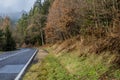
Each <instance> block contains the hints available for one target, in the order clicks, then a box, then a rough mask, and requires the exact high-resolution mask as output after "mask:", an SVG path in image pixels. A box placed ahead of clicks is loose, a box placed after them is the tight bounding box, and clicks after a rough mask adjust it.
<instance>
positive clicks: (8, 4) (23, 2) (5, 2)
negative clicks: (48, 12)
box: [0, 0, 36, 13]
mask: <svg viewBox="0 0 120 80" xmlns="http://www.w3.org/2000/svg"><path fill="white" fill-rule="evenodd" d="M35 1H36V0H0V13H11V12H20V11H22V10H24V11H27V12H28V11H29V10H30V9H31V8H32V6H33V4H34V2H35Z"/></svg>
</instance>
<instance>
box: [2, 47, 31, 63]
mask: <svg viewBox="0 0 120 80" xmlns="http://www.w3.org/2000/svg"><path fill="white" fill-rule="evenodd" d="M29 50H30V49H26V50H24V51H20V52H18V53H15V54H12V55H9V56H6V57H3V58H0V61H2V60H5V59H7V58H10V57H13V56H16V55H18V54H20V53H23V52H27V51H29Z"/></svg>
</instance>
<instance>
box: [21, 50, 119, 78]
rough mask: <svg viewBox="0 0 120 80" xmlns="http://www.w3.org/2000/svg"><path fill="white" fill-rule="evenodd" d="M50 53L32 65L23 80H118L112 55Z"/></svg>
mask: <svg viewBox="0 0 120 80" xmlns="http://www.w3.org/2000/svg"><path fill="white" fill-rule="evenodd" d="M48 50H49V51H50V52H51V53H50V54H48V55H47V56H46V57H45V59H44V60H43V61H42V62H41V63H40V62H37V63H36V64H34V65H32V66H31V67H30V69H29V70H28V72H27V73H26V74H25V76H24V78H23V80H120V68H119V67H118V66H117V65H116V64H111V59H113V58H114V55H109V53H107V54H101V55H97V54H91V55H88V56H84V55H83V56H81V57H79V56H77V55H75V52H76V51H74V52H69V53H68V52H62V53H60V54H59V55H58V54H53V53H52V49H50V48H49V49H48Z"/></svg>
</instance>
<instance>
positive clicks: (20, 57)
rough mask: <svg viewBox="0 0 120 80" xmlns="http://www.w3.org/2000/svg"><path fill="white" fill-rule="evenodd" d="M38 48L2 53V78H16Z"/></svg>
mask: <svg viewBox="0 0 120 80" xmlns="http://www.w3.org/2000/svg"><path fill="white" fill-rule="evenodd" d="M35 51H36V49H28V48H26V49H20V50H17V51H11V52H6V53H3V54H1V55H0V80H14V79H15V78H16V76H17V75H18V74H19V73H20V71H21V70H22V69H23V68H24V66H25V65H26V64H27V62H28V61H29V60H30V58H31V57H32V56H33V54H34V53H35Z"/></svg>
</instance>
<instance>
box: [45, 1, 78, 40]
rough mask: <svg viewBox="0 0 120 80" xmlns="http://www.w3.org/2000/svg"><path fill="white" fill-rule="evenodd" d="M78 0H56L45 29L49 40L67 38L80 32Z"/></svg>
mask: <svg viewBox="0 0 120 80" xmlns="http://www.w3.org/2000/svg"><path fill="white" fill-rule="evenodd" d="M77 9H78V3H77V0H55V1H54V3H53V5H52V7H51V9H50V11H49V15H48V20H47V27H46V29H45V32H46V39H47V42H56V40H66V39H68V38H70V37H71V36H74V35H76V34H78V33H79V26H78V25H77V17H78V15H77V13H78V12H77Z"/></svg>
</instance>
